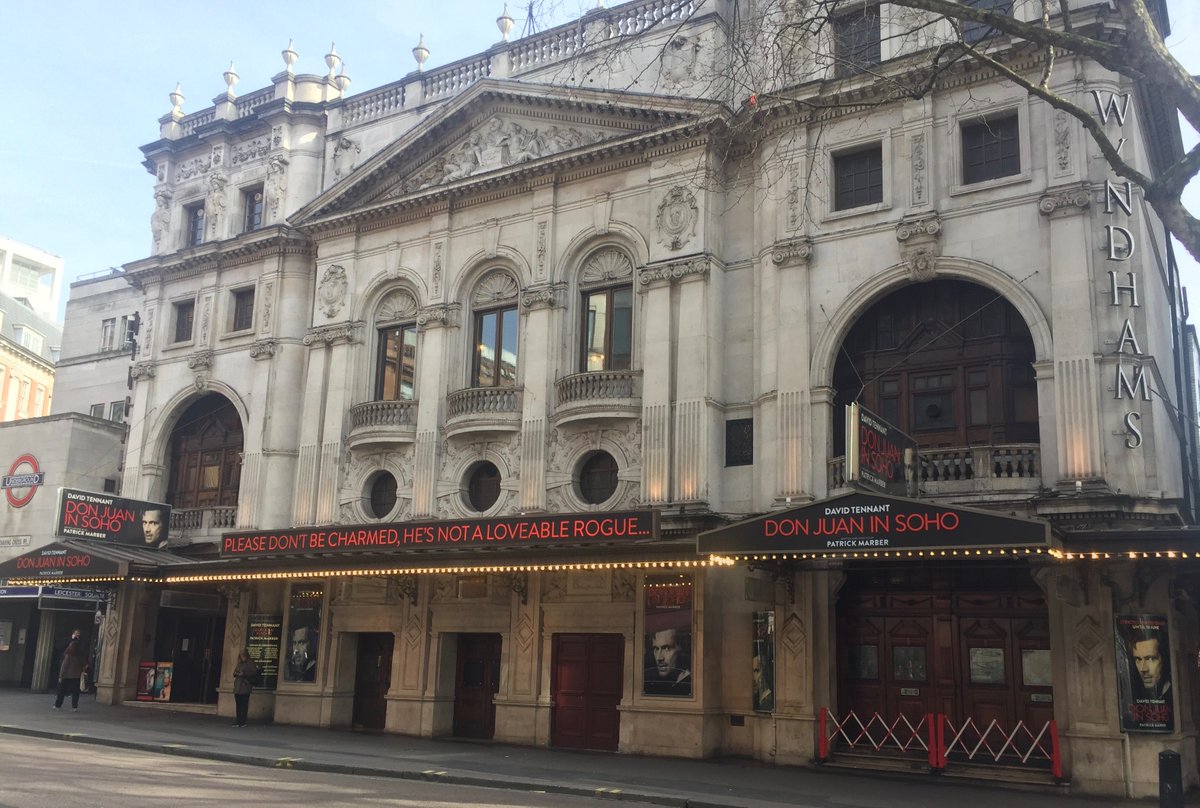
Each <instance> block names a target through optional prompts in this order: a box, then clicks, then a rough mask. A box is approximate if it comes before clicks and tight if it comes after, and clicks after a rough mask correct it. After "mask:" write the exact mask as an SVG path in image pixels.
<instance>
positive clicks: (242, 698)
mask: <svg viewBox="0 0 1200 808" xmlns="http://www.w3.org/2000/svg"><path fill="white" fill-rule="evenodd" d="M259 684H262V668H260V667H259V666H258V663H256V662H255V661H254V660H252V659H251V658H250V652H249V651H246V650H243V651H242V652H241V653H240V654H238V663H237V666H236V667H235V668H234V669H233V702H234V704H235V705H236V707H237V718H236V720H235V721H234V723H233V725H234V726H235V727H244V726H246V715H247V713H248V712H249V711H250V691H252V690H253V689H254V688H255V686H256V685H259Z"/></svg>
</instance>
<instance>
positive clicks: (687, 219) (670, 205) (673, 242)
mask: <svg viewBox="0 0 1200 808" xmlns="http://www.w3.org/2000/svg"><path fill="white" fill-rule="evenodd" d="M699 219H700V208H699V206H698V205H697V204H696V195H695V194H693V193H692V192H691V191H689V190H688V189H687V188H684V187H683V186H679V185H677V186H675V187H674V188H672V189H671V190H670V191H668V192H667V195H666V197H664V198H663V201H662V202H661V203H659V206H658V214H657V215H656V216H655V217H654V223H655V226H656V227H657V228H658V238H659V242H660V243H661V244H663V245H664V246H665V247H667V248H668V249H670V250H680V249H683V248H684V247H685V246H686V245H687V243H688V242H689V241H691V240H692V238H693V237H694V236H695V235H696V222H697V221H699Z"/></svg>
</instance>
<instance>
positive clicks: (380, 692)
mask: <svg viewBox="0 0 1200 808" xmlns="http://www.w3.org/2000/svg"><path fill="white" fill-rule="evenodd" d="M394 645H395V637H394V636H393V635H392V634H391V633H387V634H359V635H358V664H357V665H356V666H355V668H354V718H353V723H354V726H355V727H361V728H363V729H383V727H384V724H385V723H386V721H387V692H388V687H389V685H390V684H391V681H392V649H393V647H394Z"/></svg>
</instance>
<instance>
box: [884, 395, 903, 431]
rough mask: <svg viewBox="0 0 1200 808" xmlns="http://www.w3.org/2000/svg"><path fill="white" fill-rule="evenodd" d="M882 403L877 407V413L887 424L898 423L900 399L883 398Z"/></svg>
mask: <svg viewBox="0 0 1200 808" xmlns="http://www.w3.org/2000/svg"><path fill="white" fill-rule="evenodd" d="M882 403H883V406H881V407H880V408H879V415H880V416H881V417H882V418H883V420H885V421H887V422H888V423H889V424H893V425H894V424H899V423H900V399H898V398H885V399H883V402H882Z"/></svg>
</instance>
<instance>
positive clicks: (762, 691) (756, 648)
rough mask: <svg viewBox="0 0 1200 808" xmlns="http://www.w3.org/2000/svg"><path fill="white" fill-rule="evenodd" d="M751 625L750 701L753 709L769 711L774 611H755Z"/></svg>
mask: <svg viewBox="0 0 1200 808" xmlns="http://www.w3.org/2000/svg"><path fill="white" fill-rule="evenodd" d="M751 626H752V628H753V634H754V643H753V647H752V648H751V649H750V654H751V656H750V664H751V670H750V673H751V676H752V679H751V681H752V683H753V687H754V690H753V693H752V701H753V703H754V709H755V711H757V712H763V713H769V712H771V711H773V710H774V709H775V612H755V613H754V618H753V622H752V623H751Z"/></svg>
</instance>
